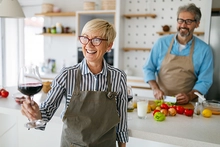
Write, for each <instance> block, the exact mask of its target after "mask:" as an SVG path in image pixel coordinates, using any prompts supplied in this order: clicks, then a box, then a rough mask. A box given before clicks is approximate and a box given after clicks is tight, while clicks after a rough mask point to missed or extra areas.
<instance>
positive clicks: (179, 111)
mask: <svg viewBox="0 0 220 147" xmlns="http://www.w3.org/2000/svg"><path fill="white" fill-rule="evenodd" d="M184 111H185V109H184V107H183V106H176V112H177V113H178V114H183V113H184Z"/></svg>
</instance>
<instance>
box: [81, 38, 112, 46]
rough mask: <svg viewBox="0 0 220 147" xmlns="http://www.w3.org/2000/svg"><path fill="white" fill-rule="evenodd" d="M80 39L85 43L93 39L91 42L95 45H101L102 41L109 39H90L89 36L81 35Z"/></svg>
mask: <svg viewBox="0 0 220 147" xmlns="http://www.w3.org/2000/svg"><path fill="white" fill-rule="evenodd" d="M79 41H80V42H81V43H82V44H84V45H87V44H88V43H89V41H91V44H92V45H93V46H99V45H100V44H101V43H102V41H108V39H101V38H92V39H89V38H88V37H85V36H79Z"/></svg>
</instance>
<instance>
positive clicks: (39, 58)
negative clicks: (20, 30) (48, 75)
mask: <svg viewBox="0 0 220 147" xmlns="http://www.w3.org/2000/svg"><path fill="white" fill-rule="evenodd" d="M43 23H44V19H43V18H42V17H31V18H25V23H24V24H25V25H24V38H25V39H24V58H25V65H30V64H34V65H38V66H40V64H41V63H43V62H44V50H43V49H44V41H43V36H41V35H36V34H37V33H41V32H42V28H43Z"/></svg>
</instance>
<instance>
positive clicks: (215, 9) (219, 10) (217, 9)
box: [212, 8, 220, 12]
mask: <svg viewBox="0 0 220 147" xmlns="http://www.w3.org/2000/svg"><path fill="white" fill-rule="evenodd" d="M213 11H218V12H220V8H212V12H213Z"/></svg>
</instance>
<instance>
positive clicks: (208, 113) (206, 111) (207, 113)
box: [202, 108, 212, 118]
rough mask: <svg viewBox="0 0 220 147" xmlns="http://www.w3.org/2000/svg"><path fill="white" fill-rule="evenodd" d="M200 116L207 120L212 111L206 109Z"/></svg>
mask: <svg viewBox="0 0 220 147" xmlns="http://www.w3.org/2000/svg"><path fill="white" fill-rule="evenodd" d="M202 116H204V117H207V118H209V117H211V116H212V111H211V110H210V109H207V108H206V109H204V110H203V111H202Z"/></svg>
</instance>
